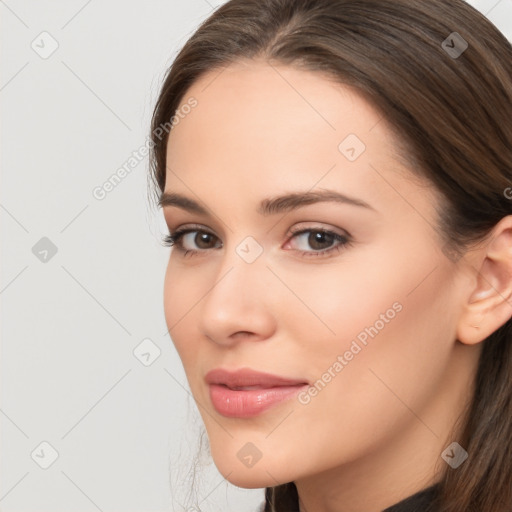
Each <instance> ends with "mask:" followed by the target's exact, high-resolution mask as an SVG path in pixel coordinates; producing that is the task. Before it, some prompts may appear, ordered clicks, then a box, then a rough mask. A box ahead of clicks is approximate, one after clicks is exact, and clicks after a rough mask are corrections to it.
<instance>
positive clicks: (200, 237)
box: [163, 227, 222, 256]
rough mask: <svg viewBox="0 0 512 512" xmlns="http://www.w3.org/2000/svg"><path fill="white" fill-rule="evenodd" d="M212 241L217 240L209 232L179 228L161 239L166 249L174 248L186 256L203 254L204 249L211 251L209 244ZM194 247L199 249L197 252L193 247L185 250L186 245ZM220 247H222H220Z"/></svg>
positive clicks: (191, 228)
mask: <svg viewBox="0 0 512 512" xmlns="http://www.w3.org/2000/svg"><path fill="white" fill-rule="evenodd" d="M213 239H217V240H218V238H217V237H216V236H215V235H214V234H213V233H210V232H209V231H205V230H204V229H197V228H196V229H194V228H193V227H190V228H181V229H177V230H176V231H174V233H170V234H168V235H166V236H164V238H163V243H164V245H165V246H167V247H171V246H174V247H176V249H177V250H178V251H180V252H181V253H183V255H184V256H186V255H189V254H190V255H193V254H196V253H198V252H203V251H205V250H206V249H211V248H212V247H210V244H211V242H212V240H213ZM188 244H190V245H192V246H193V245H196V246H197V247H199V250H196V249H195V248H194V247H192V249H187V245H188ZM221 247H222V245H221Z"/></svg>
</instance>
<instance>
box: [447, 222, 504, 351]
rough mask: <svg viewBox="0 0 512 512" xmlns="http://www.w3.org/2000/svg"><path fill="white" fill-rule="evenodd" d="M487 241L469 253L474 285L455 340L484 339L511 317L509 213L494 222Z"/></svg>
mask: <svg viewBox="0 0 512 512" xmlns="http://www.w3.org/2000/svg"><path fill="white" fill-rule="evenodd" d="M488 240H489V241H487V242H486V243H485V246H484V247H481V248H479V249H477V250H476V253H475V254H473V255H472V261H474V262H476V264H475V265H473V264H472V265H471V266H472V267H473V270H474V272H473V274H472V275H473V277H474V279H475V281H476V284H473V285H472V286H471V288H470V289H471V291H470V294H469V296H468V298H467V302H466V303H465V304H464V305H463V311H462V314H461V317H460V319H459V323H458V326H457V339H458V340H459V341H461V342H462V343H465V344H468V345H473V344H476V343H479V342H480V341H482V340H484V339H485V338H487V337H488V336H489V335H491V334H492V333H493V332H494V331H496V330H497V329H499V328H500V327H501V326H502V325H503V324H505V323H506V322H507V321H508V320H509V319H510V318H511V316H512V300H511V298H512V215H508V216H507V217H503V218H502V219H501V220H500V221H499V222H498V224H496V226H495V227H494V228H493V230H492V232H491V234H490V236H489V238H488ZM461 261H462V260H461Z"/></svg>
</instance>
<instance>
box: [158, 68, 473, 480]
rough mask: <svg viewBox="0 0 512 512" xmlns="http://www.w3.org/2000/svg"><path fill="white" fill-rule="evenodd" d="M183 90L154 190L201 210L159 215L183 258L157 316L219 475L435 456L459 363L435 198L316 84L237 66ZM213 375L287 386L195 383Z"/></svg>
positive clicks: (292, 476) (387, 139)
mask: <svg viewBox="0 0 512 512" xmlns="http://www.w3.org/2000/svg"><path fill="white" fill-rule="evenodd" d="M191 97H193V98H195V99H196V101H197V105H196V106H195V107H194V108H192V109H188V108H187V109H184V110H183V111H186V112H189V111H190V112H189V113H188V114H187V115H186V116H184V117H183V119H180V121H179V123H178V124H176V125H175V126H174V128H173V130H172V131H171V134H170V137H169V143H168V152H167V176H166V187H165V189H166V192H168V193H171V192H172V193H174V194H179V195H180V196H184V197H186V198H187V199H188V205H189V206H190V205H195V204H196V203H197V205H198V206H199V208H187V207H185V206H186V205H185V206H183V204H182V205H181V206H179V205H177V204H171V203H172V201H168V202H167V204H168V205H167V206H164V215H165V219H166V222H167V225H168V227H169V229H170V231H171V232H174V231H175V230H176V229H178V228H183V229H190V230H191V232H190V233H188V234H185V235H184V236H183V237H182V238H181V242H180V243H181V244H182V245H183V250H188V251H197V252H190V253H188V254H186V255H185V254H184V252H183V250H182V249H180V248H179V247H174V248H173V249H172V251H171V255H170V259H169V264H168V267H167V273H166V278H165V291H164V301H165V316H166V322H167V326H168V328H169V330H170V334H171V337H172V340H173V342H174V344H175V346H176V349H177V351H178V353H179V356H180V358H181V360H182V362H183V365H184V369H185V372H186V375H187V378H188V382H189V385H190V389H191V391H192V393H193V396H194V398H195V400H196V402H197V404H198V408H199V412H200V414H201V416H202V419H203V421H204V423H205V427H206V430H207V432H208V437H209V441H210V447H211V452H212V456H213V459H214V461H215V464H216V466H217V468H218V469H219V471H220V472H221V473H222V474H223V475H224V476H225V477H226V478H227V479H228V480H229V481H230V482H232V483H234V484H235V485H238V486H240V487H248V488H251V487H265V486H273V485H277V484H278V483H284V482H288V481H292V480H298V479H300V478H305V477H307V476H311V475H315V474H319V473H320V472H325V471H327V470H334V469H335V468H337V470H338V471H342V468H351V469H352V470H355V468H356V467H357V468H359V469H360V470H361V471H362V470H363V468H364V470H365V471H367V470H368V471H370V469H369V468H370V462H371V467H372V468H378V467H380V466H379V464H381V462H382V460H389V459H391V458H395V459H396V460H397V461H398V460H400V461H401V462H403V461H405V460H407V459H406V457H407V456H408V457H409V459H410V457H411V454H412V453H414V464H413V461H412V460H410V466H411V468H410V470H411V471H414V470H413V469H412V467H413V466H414V467H417V466H418V467H422V464H421V461H426V460H430V459H431V458H432V454H435V457H436V459H437V458H438V457H439V453H440V452H441V451H442V450H443V449H444V447H445V445H444V443H445V440H444V439H441V437H442V436H440V435H439V434H441V433H444V432H445V431H446V429H447V428H448V426H450V425H451V424H452V423H453V421H454V420H455V418H456V415H457V412H458V411H456V410H455V409H454V407H453V403H454V394H457V393H458V394H459V395H461V392H462V391H461V390H462V389H463V388H462V387H461V386H460V385H459V386H458V385H457V384H456V382H457V379H456V375H457V373H458V372H460V371H462V370H461V368H462V365H463V364H464V358H463V357H461V355H460V354H459V353H458V352H457V351H459V350H463V349H460V348H458V347H459V346H462V344H460V343H459V342H456V341H455V331H456V321H457V315H458V314H459V313H460V296H458V294H459V292H460V281H459V277H458V275H459V274H458V273H456V272H454V263H453V262H452V261H450V259H449V258H447V257H446V256H445V255H444V253H443V251H442V250H441V245H440V242H439V240H438V235H437V233H436V223H435V222H436V221H435V219H436V217H435V209H434V208H435V205H436V201H437V196H436V194H435V193H434V191H433V189H432V188H431V187H430V186H429V184H428V183H427V182H423V181H421V180H419V179H415V180H412V179H411V180H409V179H406V178H407V176H409V177H412V174H409V171H408V170H407V169H406V168H404V164H401V163H399V161H398V159H397V158H395V155H394V151H395V149H396V143H395V142H394V140H393V139H392V137H391V133H390V131H389V130H388V128H387V127H386V123H385V121H383V120H381V118H380V115H379V114H378V113H377V112H376V111H375V110H373V109H372V108H371V107H370V106H369V104H368V103H367V102H365V101H364V99H363V98H362V97H360V96H359V95H358V94H356V93H355V92H354V91H353V90H351V89H349V88H347V87H345V86H341V85H339V84H335V83H333V82H330V81H328V80H327V79H326V78H325V77H323V76H321V75H319V74H314V73H309V72H306V71H303V70H298V69H294V68H290V67H284V66H278V67H272V66H270V65H268V64H266V63H264V62H260V61H246V62H244V63H241V62H239V63H237V64H235V65H231V66H229V67H228V68H226V69H224V70H223V71H222V72H219V70H216V71H214V72H210V73H208V74H207V75H204V76H203V77H202V78H201V79H200V80H199V81H197V82H196V83H194V84H193V85H192V87H191V88H190V89H189V91H188V92H187V94H186V96H185V97H184V99H183V101H182V105H184V104H185V103H187V101H189V99H190V98H191ZM328 191H329V193H330V194H331V196H330V197H329V196H328V195H327V194H328ZM324 194H325V197H324V196H323V195H324ZM334 194H339V195H343V196H346V197H348V198H350V200H347V201H342V200H341V199H340V200H334V199H333V198H334ZM288 195H292V196H294V197H295V199H297V198H298V197H300V196H302V195H305V196H306V195H307V196H308V197H309V199H307V200H300V201H297V200H291V199H283V200H278V199H277V198H279V197H281V196H288ZM338 197H339V196H338ZM200 209H202V210H204V211H200ZM322 230H323V231H324V232H322ZM178 245H179V244H178ZM219 368H220V369H223V370H226V371H228V372H235V371H236V370H239V369H242V368H245V369H247V368H249V369H252V370H254V371H258V372H264V373H268V374H273V375H277V376H280V377H283V378H286V379H293V380H294V382H295V383H296V384H298V385H294V386H288V387H280V388H279V389H278V390H277V391H276V388H274V390H273V391H269V390H268V388H270V387H273V386H275V385H276V382H272V381H261V380H258V379H256V381H245V382H244V383H245V384H246V385H250V384H253V385H254V386H255V387H256V388H259V389H253V390H239V391H236V390H229V389H228V388H226V387H223V386H219V385H217V386H210V385H209V383H208V382H207V374H208V372H210V371H211V370H213V369H219ZM221 380H222V379H221ZM300 383H302V385H300ZM238 384H239V385H240V382H239V383H238ZM242 384H243V383H242ZM235 385H236V382H235V383H233V382H231V387H234V386H235ZM262 388H267V389H266V391H265V389H262ZM211 391H212V394H210V392H211ZM459 398H460V399H462V395H461V396H458V397H457V400H459ZM269 399H270V402H268V401H267V400H269ZM459 402H461V400H459ZM363 461H366V462H367V466H364V465H362V464H363ZM378 461H379V462H378ZM358 464H359V465H358ZM423 467H424V465H423ZM403 470H404V466H403V464H402V466H401V471H403ZM407 471H409V469H408V470H407Z"/></svg>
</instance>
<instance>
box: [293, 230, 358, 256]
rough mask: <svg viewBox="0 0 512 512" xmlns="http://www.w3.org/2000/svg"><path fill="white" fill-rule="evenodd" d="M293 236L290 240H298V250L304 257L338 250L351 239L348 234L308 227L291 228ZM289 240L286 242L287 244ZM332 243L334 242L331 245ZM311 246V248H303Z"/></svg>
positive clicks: (348, 243)
mask: <svg viewBox="0 0 512 512" xmlns="http://www.w3.org/2000/svg"><path fill="white" fill-rule="evenodd" d="M292 234H293V236H292V237H291V238H290V241H291V240H294V239H295V240H297V241H298V244H297V245H298V246H299V247H298V249H297V250H298V251H299V252H300V253H301V255H302V256H305V257H311V256H313V257H317V256H322V255H325V254H328V253H331V252H333V251H336V252H339V251H340V249H342V248H344V247H346V246H348V245H350V243H351V239H350V237H349V236H345V235H340V234H339V233H336V232H334V231H330V230H327V229H324V228H308V229H296V230H292ZM289 244H290V242H287V245H289ZM333 244H335V245H334V246H333ZM307 247H311V248H312V249H313V251H311V250H305V249H307Z"/></svg>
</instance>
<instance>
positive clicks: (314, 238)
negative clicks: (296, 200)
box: [163, 227, 351, 258]
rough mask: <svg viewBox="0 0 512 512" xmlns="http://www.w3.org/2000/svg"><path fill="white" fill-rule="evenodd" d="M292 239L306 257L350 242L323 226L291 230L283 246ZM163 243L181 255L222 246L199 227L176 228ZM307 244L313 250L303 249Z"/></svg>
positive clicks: (326, 252)
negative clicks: (172, 247) (174, 248)
mask: <svg viewBox="0 0 512 512" xmlns="http://www.w3.org/2000/svg"><path fill="white" fill-rule="evenodd" d="M306 235H307V236H306ZM294 239H296V240H297V241H298V244H296V245H298V248H296V249H295V250H297V251H298V252H299V253H300V254H301V256H305V257H306V258H307V257H318V256H323V255H325V254H328V253H331V252H334V251H336V252H339V251H340V249H342V248H343V247H346V246H348V245H350V243H351V237H350V236H349V235H340V234H339V233H336V232H334V231H330V230H327V229H324V228H309V229H296V230H292V236H291V238H290V239H289V240H288V241H287V242H286V244H285V247H286V246H289V245H290V243H291V241H292V240H294ZM216 241H217V242H218V243H216ZM163 243H164V245H165V246H174V247H176V249H177V250H178V251H179V252H180V253H182V255H183V256H193V255H195V254H199V253H205V252H206V251H207V250H208V249H213V248H219V247H222V243H221V242H220V240H219V238H218V237H217V236H216V235H214V234H213V233H210V232H209V231H206V230H204V229H202V228H201V229H199V227H195V228H194V227H189V228H181V229H177V230H176V231H174V233H170V234H169V235H166V236H164V238H163ZM333 244H334V245H333ZM292 245H293V244H292ZM308 246H309V247H310V248H312V249H313V250H305V249H306V248H307V247H308Z"/></svg>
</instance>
